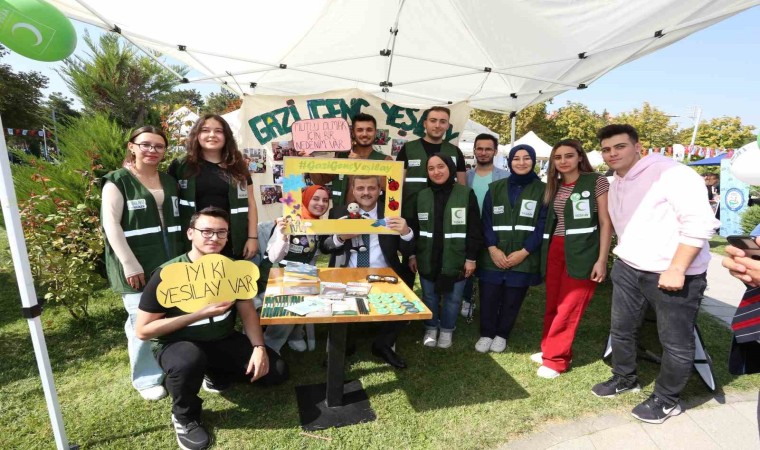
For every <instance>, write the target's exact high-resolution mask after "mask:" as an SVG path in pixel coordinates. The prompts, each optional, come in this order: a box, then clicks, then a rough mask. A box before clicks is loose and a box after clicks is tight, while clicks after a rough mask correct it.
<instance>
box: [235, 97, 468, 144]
mask: <svg viewBox="0 0 760 450" xmlns="http://www.w3.org/2000/svg"><path fill="white" fill-rule="evenodd" d="M441 106H445V107H447V108H449V109H450V110H451V118H450V123H451V125H450V126H449V130H448V131H447V132H446V135H445V136H444V139H445V140H447V141H449V142H451V143H453V144H456V142H457V141H458V139H459V133H460V132H461V131H462V130H464V126H465V124H466V123H467V119H468V118H469V116H470V107H469V105H467V104H466V103H464V102H459V103H454V104H451V105H441ZM426 109H427V107H404V106H401V105H396V104H393V103H391V102H388V101H386V100H383V99H382V98H380V97H376V96H374V95H372V94H368V93H366V92H363V91H361V90H359V89H346V90H338V91H330V92H324V93H321V94H313V95H298V96H289V97H280V96H273V95H250V96H245V97H244V98H243V105H242V107H241V109H240V119H241V122H242V123H243V124H244V125H243V126H242V127H241V130H240V132H241V139H242V141H243V142H242V143H243V146H244V147H252V148H257V147H261V148H264V147H265V146H266V144H268V143H269V142H271V141H283V140H289V139H292V136H291V133H292V131H293V125H294V124H295V123H297V122H298V121H301V120H307V119H328V118H342V119H345V120H348V121H350V120H351V119H352V118H353V117H354V116H355V115H356V114H358V113H360V112H361V113H366V114H370V115H372V116H373V117H374V118H375V119H376V120H377V130H378V132H381V131H387V134H383V136H384V138H383V139H381V140H379V142H382V143H379V144H377V145H376V147H378V149H379V150H380V151H382V152H384V153H385V154H388V155H390V154H391V146H392V141H393V140H394V139H402V140H414V139H418V138H421V137H423V136H425V129H424V127H423V125H422V114H423V112H424V111H425V110H426Z"/></svg>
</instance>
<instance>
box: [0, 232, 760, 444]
mask: <svg viewBox="0 0 760 450" xmlns="http://www.w3.org/2000/svg"><path fill="white" fill-rule="evenodd" d="M0 238H4V236H0ZM3 245H7V244H3ZM0 283H2V286H4V289H2V290H0V361H2V370H0V411H2V414H0V429H2V430H3V433H2V434H3V441H4V443H3V447H4V448H24V449H26V448H52V447H53V446H54V443H53V436H52V431H51V426H50V421H49V419H48V415H47V409H46V407H45V402H44V398H43V394H42V387H41V384H40V379H39V376H38V373H37V365H36V363H35V359H34V353H33V350H32V345H31V342H30V338H29V329H28V326H27V323H26V321H25V320H24V319H22V318H21V317H20V314H19V307H20V301H19V298H18V294H17V291H16V281H15V278H14V277H13V275H12V274H11V273H8V272H0ZM542 296H543V289H542V288H536V289H534V290H533V291H532V292H531V294H530V296H529V298H528V299H527V300H526V303H525V305H524V306H523V309H522V312H521V314H520V317H519V319H518V322H517V325H516V327H515V329H514V332H513V336H512V338H511V340H510V342H509V347H508V350H507V352H505V353H503V354H498V355H494V354H487V355H483V354H480V353H476V352H475V351H474V349H473V345H474V343H475V341H476V340H477V338H478V327H477V322H473V323H470V324H467V323H466V322H465V321H464V320H463V319H461V318H460V322H459V324H458V329H457V331H456V333H455V335H454V346H453V347H452V348H450V349H448V350H440V349H428V348H423V347H422V345H421V337H422V334H423V328H422V326H421V324H420V323H412V324H411V325H410V326H409V327H408V328H407V330H406V331H405V332H404V333H403V334H402V336H401V338H400V341H399V343H398V351H399V353H400V354H401V355H402V356H403V357H404V358H405V359H406V360H407V362H408V363H409V365H410V368H409V369H407V370H403V371H396V370H393V369H392V368H390V367H389V366H387V365H384V364H380V363H379V362H378V360H376V359H374V358H373V357H372V356H371V355H370V352H369V343H370V340H371V336H372V334H371V332H369V331H368V330H360V333H359V336H358V340H357V341H358V342H357V343H358V352H357V355H356V356H355V357H353V358H351V360H350V361H352V362H353V363H352V364H351V366H350V368H349V369H348V373H347V379H356V378H358V379H360V380H361V382H362V383H363V385H364V387H365V389H366V390H367V392H368V394H369V397H370V401H371V404H372V407H373V408H374V410H375V412H376V414H377V417H378V418H377V421H375V422H372V423H367V424H360V425H356V426H351V427H344V428H337V429H330V430H325V431H321V432H317V433H315V434H317V435H319V436H322V437H325V438H329V439H330V441H329V442H328V441H323V440H317V439H314V438H310V437H305V436H302V435H300V432H301V430H300V427H299V420H298V410H297V406H296V399H295V392H294V388H295V386H298V385H302V384H311V383H321V382H324V380H325V370H324V369H323V368H322V361H323V359H324V357H325V354H324V342H325V333H326V329H325V328H324V327H317V333H318V338H319V343H318V345H317V350H316V351H314V352H308V353H306V354H298V353H294V352H291V351H289V348H287V346H286V348H285V349H284V351H283V355H284V357H285V359H286V360H287V361H288V362H289V363H290V367H291V372H292V373H291V379H290V380H289V381H288V382H287V383H285V384H284V385H281V386H277V387H275V388H270V389H262V388H259V387H257V386H253V387H252V386H246V385H237V386H235V387H234V388H232V389H231V390H230V391H227V392H225V393H224V394H223V395H213V394H208V393H206V392H201V394H200V395H201V397H202V398H203V399H204V401H205V402H204V421H205V423H206V424H207V425H208V427H209V429H210V430H211V431H212V432H213V434H214V435H215V437H216V442H217V443H218V445H217V447H216V448H230V449H243V448H282V449H292V448H305V447H309V448H328V447H329V448H339V449H343V448H345V449H353V448H360V447H361V448H492V447H496V446H498V445H500V444H503V443H505V442H507V441H509V440H511V439H513V438H515V437H516V436H517V435H519V434H522V433H527V432H530V431H531V430H533V429H535V428H537V427H539V426H541V425H542V424H544V423H546V422H553V421H560V420H573V419H578V418H580V417H583V416H588V415H598V414H602V413H605V412H610V411H618V410H621V411H622V410H630V409H631V408H632V407H633V406H634V405H635V404H637V403H638V402H640V401H641V400H643V398H645V396H646V395H647V393H648V392H651V390H652V387H653V382H654V378H655V376H656V374H657V370H658V367H657V366H656V365H654V364H652V363H648V362H642V363H641V366H640V367H641V370H640V378H641V382H642V384H643V385H644V392H643V393H642V394H640V395H628V396H623V397H622V398H618V399H611V400H607V399H599V398H596V397H594V396H593V395H591V393H590V391H589V389H590V387H591V386H592V385H593V384H594V383H596V382H599V381H603V380H605V379H607V378H608V377H609V376H610V371H609V368H608V366H607V365H606V364H605V363H604V362H603V361H601V360H600V359H599V358H600V355H601V352H602V351H603V349H604V346H605V343H606V340H607V331H608V326H609V309H610V302H609V297H610V286H609V285H608V284H605V285H602V286H601V287H600V289H599V290H598V291H597V295H596V297H595V298H594V300H593V301H592V303H591V306H590V307H589V310H588V312H587V313H586V315H585V317H584V319H583V321H582V324H581V327H580V330H579V332H578V337H577V339H576V345H575V355H574V360H575V362H574V365H573V368H572V370H571V371H570V372H568V373H566V374H563V375H562V376H561V377H559V378H558V379H556V380H552V381H549V380H543V379H539V378H537V377H536V376H535V371H536V365H535V364H533V363H532V362H531V361H530V360H529V358H528V357H529V355H530V354H531V353H533V352H535V351H537V350H538V343H539V340H540V335H541V320H542V314H543V304H542ZM91 314H92V318H91V321H90V322H89V323H88V324H85V325H82V324H79V323H75V322H74V321H73V320H71V319H70V318H69V316H68V314H67V312H66V311H65V310H64V309H62V308H56V307H47V308H45V310H44V313H43V315H42V323H43V326H44V330H45V335H46V339H47V345H48V349H49V352H50V360H51V364H52V367H53V371H54V375H55V382H56V387H57V390H58V396H59V399H60V402H61V405H62V410H63V418H64V421H65V425H66V431H67V433H68V436H69V440H70V441H71V442H73V443H77V444H79V445H81V446H82V448H117V449H121V448H144V449H163V448H176V441H175V438H174V433H173V430H172V427H171V424H170V400H169V399H164V400H161V401H159V402H153V403H149V402H146V401H143V400H142V399H141V398H140V397H139V396H138V394H137V393H136V392H135V391H134V390H133V389H132V387H131V384H130V382H129V370H128V361H127V351H126V340H125V338H124V335H123V321H124V319H125V317H126V315H125V313H124V311H123V309H122V305H121V300H120V299H119V297H118V296H116V295H114V294H112V293H110V292H108V291H99V292H94V293H93V297H92V301H91ZM476 320H477V316H476ZM699 325H700V327H701V330H702V335H703V337H704V339H705V342H706V343H707V346H708V348H709V351H710V353H711V355H712V358H713V360H714V361H715V376H716V379H717V380H718V383H719V384H720V386H722V388H721V389H724V390H726V391H735V390H750V389H757V386H758V385H759V384H760V377H759V376H750V377H738V378H735V377H732V376H731V375H729V374H728V373H727V372H726V364H725V361H726V359H727V351H728V345H729V341H730V334H729V331H728V329H727V328H725V327H724V326H722V325H720V324H718V323H717V322H716V321H715V320H714V319H712V318H711V317H708V316H706V315H702V316H701V317H700V319H699ZM655 333H656V332H655V329H654V325H653V324H646V325H645V329H644V332H643V334H644V335H646V338H645V342H644V344H645V346H646V347H648V348H649V349H651V350H655V351H657V350H658V346H657V344H656V337H655ZM707 395H708V393H707V391H706V389H705V388H704V386H703V384H702V382H701V381H700V379H699V378H698V377H697V376H696V375H695V376H693V377H692V378H691V380H690V381H689V384H688V386H687V388H686V391H685V392H684V397H689V398H694V397H703V396H707Z"/></svg>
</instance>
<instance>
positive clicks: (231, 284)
mask: <svg viewBox="0 0 760 450" xmlns="http://www.w3.org/2000/svg"><path fill="white" fill-rule="evenodd" d="M258 279H259V268H258V267H256V265H255V264H253V263H252V262H250V261H233V260H231V259H229V258H227V257H225V256H222V255H216V254H214V255H205V256H203V257H201V258H200V259H198V260H197V261H195V262H192V263H185V262H177V263H174V264H169V265H168V266H166V267H164V268H163V269H162V270H161V282H160V283H159V284H158V288H157V289H156V297H157V298H158V303H159V304H161V306H163V307H164V308H172V307H176V308H179V309H181V310H182V311H184V312H187V313H191V312H195V311H198V310H200V309H202V308H203V307H205V306H206V305H209V304H211V303H219V302H226V301H232V300H250V299H252V298H253V297H255V296H256V292H257V288H256V281H257V280H258Z"/></svg>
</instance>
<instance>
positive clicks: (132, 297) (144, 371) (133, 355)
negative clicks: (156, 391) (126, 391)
mask: <svg viewBox="0 0 760 450" xmlns="http://www.w3.org/2000/svg"><path fill="white" fill-rule="evenodd" d="M141 295H142V294H140V293H137V294H122V296H121V299H122V300H123V301H124V308H125V309H126V310H127V314H129V316H128V317H127V322H126V323H125V324H124V333H126V335H127V348H128V349H129V368H130V369H131V373H132V386H134V387H135V389H137V390H138V391H141V390H143V389H148V388H152V387H154V386H159V385H161V383H163V381H164V371H163V369H161V367H159V365H158V363H157V362H156V358H155V356H153V351H152V350H151V343H150V341H143V340H141V339H139V338H138V337H137V336H135V323H136V322H137V307H138V306H139V305H140V296H141Z"/></svg>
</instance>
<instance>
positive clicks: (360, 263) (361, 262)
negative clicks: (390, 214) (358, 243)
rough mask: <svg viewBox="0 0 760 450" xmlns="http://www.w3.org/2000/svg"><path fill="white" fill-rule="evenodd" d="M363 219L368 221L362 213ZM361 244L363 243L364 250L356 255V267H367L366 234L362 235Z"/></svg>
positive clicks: (367, 243)
mask: <svg viewBox="0 0 760 450" xmlns="http://www.w3.org/2000/svg"><path fill="white" fill-rule="evenodd" d="M362 218H363V219H368V218H369V216H368V215H367V214H366V213H362ZM362 242H363V243H364V248H365V249H366V250H365V251H363V252H359V253H358V254H357V255H356V267H369V235H368V234H362Z"/></svg>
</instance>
